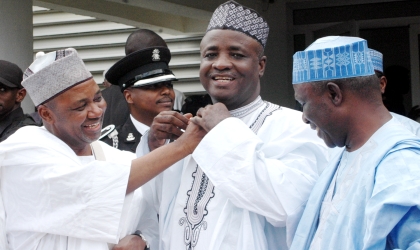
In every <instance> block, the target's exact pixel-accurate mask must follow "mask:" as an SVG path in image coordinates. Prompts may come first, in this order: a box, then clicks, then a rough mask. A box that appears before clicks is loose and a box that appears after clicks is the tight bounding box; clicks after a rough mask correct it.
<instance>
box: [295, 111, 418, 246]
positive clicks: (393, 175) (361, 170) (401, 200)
mask: <svg viewBox="0 0 420 250" xmlns="http://www.w3.org/2000/svg"><path fill="white" fill-rule="evenodd" d="M419 208H420V139H419V138H418V137H415V136H414V135H413V134H412V133H411V132H409V131H408V130H407V129H406V128H405V127H403V126H402V125H401V124H400V123H399V122H398V121H396V119H395V118H392V119H391V120H390V121H389V122H387V123H386V124H384V125H383V126H382V127H381V128H380V129H378V130H377V131H376V132H375V133H374V134H373V135H372V136H371V138H369V140H368V141H367V142H366V143H365V144H364V145H363V146H362V147H361V148H360V149H358V150H356V151H354V152H351V153H348V152H344V153H343V154H342V155H339V156H338V157H337V159H334V160H333V161H331V164H330V165H329V166H328V167H327V168H326V169H325V170H324V172H323V173H322V175H321V176H320V178H319V180H318V182H317V183H316V184H315V187H314V189H313V191H312V193H311V195H310V197H309V200H308V204H307V206H306V208H305V211H304V213H303V216H302V219H301V221H300V223H299V226H298V229H297V231H296V234H295V238H294V239H293V243H292V246H291V249H293V250H307V249H322V250H329V249H331V250H336V249H343V250H347V249H348V250H353V249H360V250H377V249H410V250H411V249H413V250H414V249H420V209H419Z"/></svg>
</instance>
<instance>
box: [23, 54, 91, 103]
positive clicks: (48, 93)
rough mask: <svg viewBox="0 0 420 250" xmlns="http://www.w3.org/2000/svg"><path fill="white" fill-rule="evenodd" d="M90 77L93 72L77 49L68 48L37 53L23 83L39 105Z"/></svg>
mask: <svg viewBox="0 0 420 250" xmlns="http://www.w3.org/2000/svg"><path fill="white" fill-rule="evenodd" d="M89 79H92V74H91V73H90V72H89V70H88V69H87V68H86V66H85V64H84V63H83V61H82V59H81V58H80V57H79V56H78V54H77V51H76V50H75V49H73V48H68V49H64V50H57V51H53V52H50V53H47V54H44V55H42V54H40V56H38V55H37V58H36V59H35V61H34V62H33V63H32V64H31V65H30V66H29V67H28V68H27V69H26V70H25V72H24V74H23V81H22V85H23V86H24V87H25V88H26V91H27V92H28V94H29V96H30V97H31V99H32V100H33V102H34V104H35V106H39V105H41V104H44V103H46V102H48V101H49V100H51V99H53V98H54V97H56V96H57V95H59V94H61V93H63V92H65V91H66V90H68V89H70V88H71V87H73V86H75V85H77V84H79V83H82V82H85V81H87V80H89Z"/></svg>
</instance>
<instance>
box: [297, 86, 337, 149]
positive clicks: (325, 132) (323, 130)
mask: <svg viewBox="0 0 420 250" xmlns="http://www.w3.org/2000/svg"><path fill="white" fill-rule="evenodd" d="M319 84H322V83H319ZM293 88H294V90H295V99H296V100H297V101H298V102H299V103H300V104H301V105H302V109H303V111H302V120H303V122H304V123H306V124H309V125H310V126H311V128H312V129H314V130H316V131H317V135H318V137H320V138H321V139H323V140H324V142H325V144H326V145H327V146H328V147H330V148H333V147H336V146H338V147H343V146H344V145H345V139H344V137H343V135H344V134H343V132H342V131H343V129H344V128H343V127H342V125H340V124H339V121H340V119H339V118H338V117H337V116H336V114H335V112H334V105H333V104H332V102H331V101H330V100H331V98H330V92H329V91H328V90H327V88H325V89H324V90H321V89H315V87H313V86H312V85H311V83H302V84H294V85H293Z"/></svg>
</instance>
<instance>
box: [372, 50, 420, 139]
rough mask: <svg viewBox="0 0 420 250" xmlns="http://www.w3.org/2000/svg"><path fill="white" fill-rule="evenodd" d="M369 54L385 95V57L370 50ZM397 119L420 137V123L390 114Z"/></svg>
mask: <svg viewBox="0 0 420 250" xmlns="http://www.w3.org/2000/svg"><path fill="white" fill-rule="evenodd" d="M369 54H370V57H371V59H372V63H373V69H374V70H375V74H376V76H377V77H379V79H380V86H381V93H382V94H384V93H385V88H386V84H387V79H386V76H385V75H384V67H383V55H382V53H381V52H379V51H377V50H374V49H369ZM389 113H390V114H391V115H392V116H393V117H394V118H395V119H397V120H398V121H399V122H400V123H401V124H402V125H404V126H405V127H406V128H407V129H408V130H410V131H411V132H413V133H414V134H416V135H417V136H420V123H418V122H416V121H414V120H412V119H410V118H408V117H405V116H403V115H399V114H396V113H394V112H389Z"/></svg>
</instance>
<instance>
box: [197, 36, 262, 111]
mask: <svg viewBox="0 0 420 250" xmlns="http://www.w3.org/2000/svg"><path fill="white" fill-rule="evenodd" d="M262 52H263V48H262V46H261V44H260V43H258V42H257V41H256V40H255V39H253V38H251V37H249V36H247V35H245V34H243V33H241V32H238V31H232V30H217V29H216V30H211V31H209V32H207V33H206V35H205V36H204V37H203V39H202V41H201V44H200V53H201V64H200V81H201V84H203V87H204V88H205V89H206V91H207V92H208V93H209V94H210V96H211V98H212V100H213V103H216V102H221V103H223V104H225V105H226V106H227V108H228V109H229V110H233V109H237V108H240V107H242V106H245V105H247V104H249V103H251V102H252V101H254V100H255V99H256V98H257V97H258V95H259V94H260V77H261V76H262V75H263V74H264V70H265V63H266V57H265V56H261V55H262Z"/></svg>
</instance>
